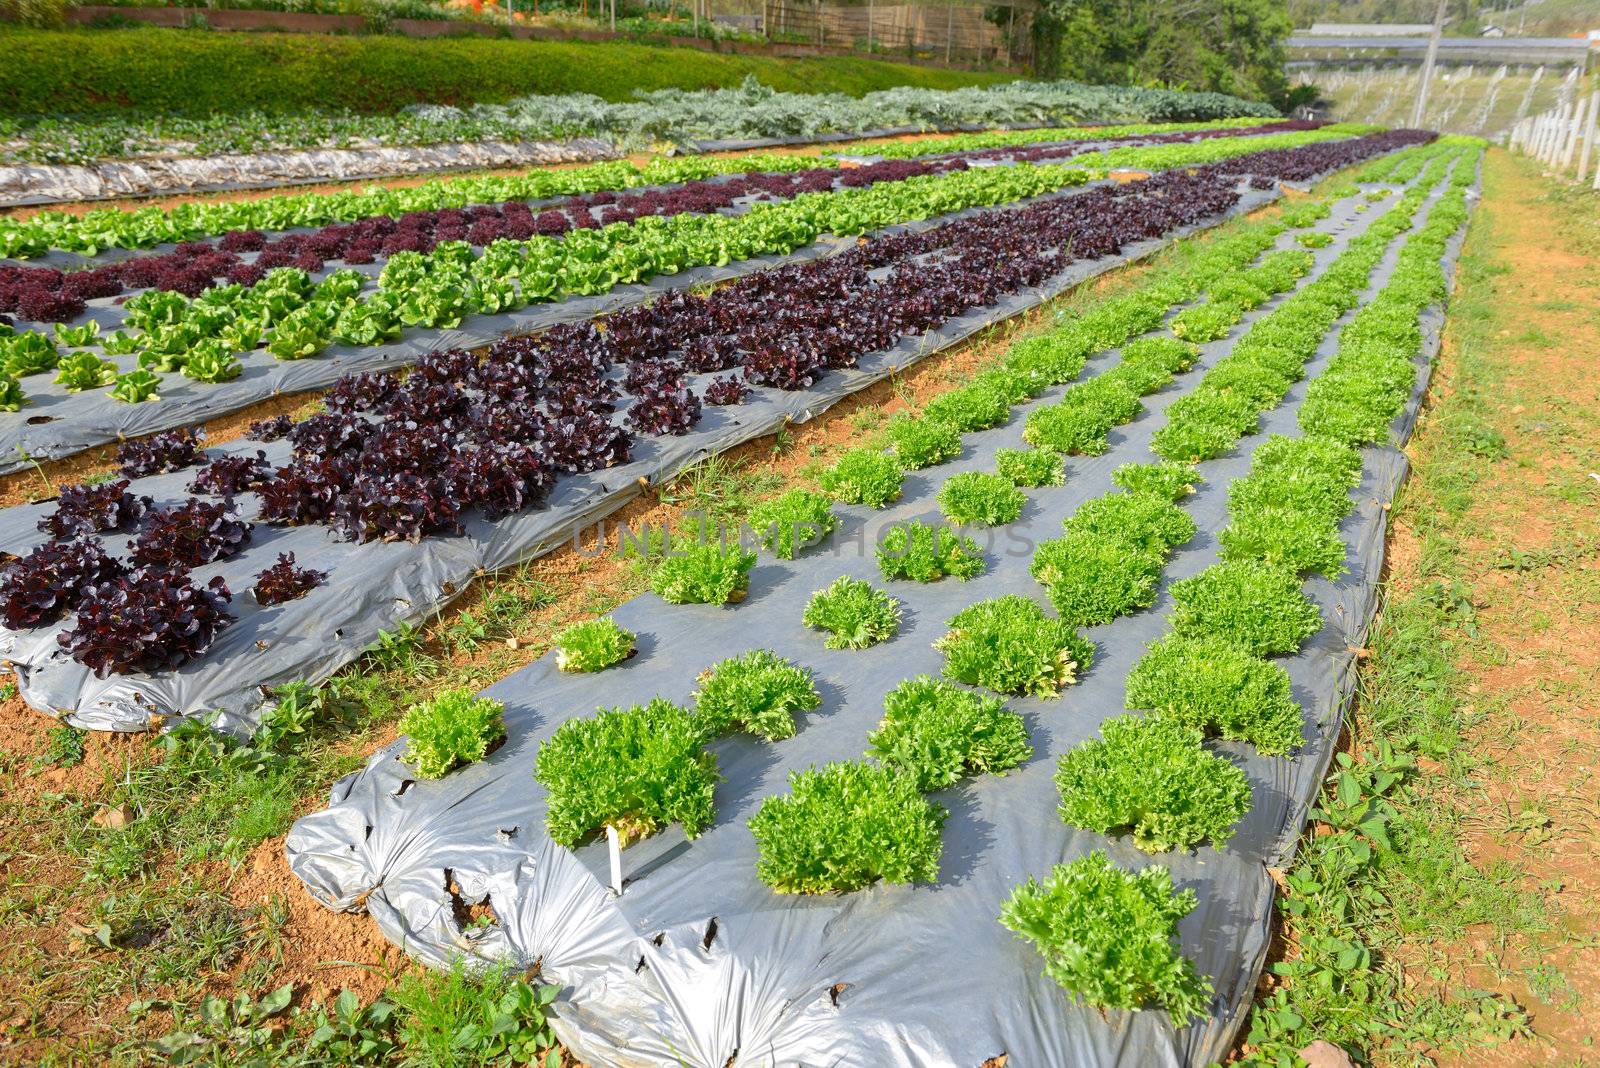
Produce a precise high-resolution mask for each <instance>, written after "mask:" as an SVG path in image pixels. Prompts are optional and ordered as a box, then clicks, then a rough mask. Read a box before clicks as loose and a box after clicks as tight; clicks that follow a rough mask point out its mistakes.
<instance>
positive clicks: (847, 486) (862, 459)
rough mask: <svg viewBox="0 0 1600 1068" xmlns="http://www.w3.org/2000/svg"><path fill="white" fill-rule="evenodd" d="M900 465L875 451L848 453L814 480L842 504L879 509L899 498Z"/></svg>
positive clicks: (885, 454) (901, 480) (901, 475)
mask: <svg viewBox="0 0 1600 1068" xmlns="http://www.w3.org/2000/svg"><path fill="white" fill-rule="evenodd" d="M904 481H905V472H904V471H903V470H902V469H901V467H900V461H898V460H896V459H895V458H894V457H893V456H891V455H889V454H888V453H886V452H879V451H878V450H876V449H851V450H850V451H849V452H847V453H845V454H844V455H843V456H841V457H839V461H838V463H836V464H834V465H833V466H832V467H831V468H829V469H828V470H826V471H824V472H823V473H822V474H821V475H820V476H818V478H817V482H818V483H819V484H820V485H821V486H822V491H823V492H824V493H826V494H827V495H828V496H830V497H832V498H833V499H834V500H836V501H841V502H843V503H845V504H866V505H871V506H872V507H873V508H882V507H884V506H885V505H887V504H888V503H889V502H890V501H894V500H897V499H898V498H899V496H900V484H901V483H902V482H904Z"/></svg>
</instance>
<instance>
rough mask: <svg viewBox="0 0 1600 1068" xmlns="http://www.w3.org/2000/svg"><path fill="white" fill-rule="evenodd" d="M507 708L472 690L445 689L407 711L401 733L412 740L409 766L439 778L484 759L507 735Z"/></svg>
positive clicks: (427, 775)
mask: <svg viewBox="0 0 1600 1068" xmlns="http://www.w3.org/2000/svg"><path fill="white" fill-rule="evenodd" d="M504 711H505V706H504V705H502V704H501V703H500V702H499V701H496V700H495V699H494V698H492V697H476V696H474V695H473V693H472V691H471V690H466V689H456V690H446V691H444V692H443V693H441V694H439V695H438V696H437V697H434V698H432V699H431V700H428V701H423V702H422V703H421V704H415V705H412V706H411V707H410V708H408V709H406V714H405V715H404V716H403V717H401V719H400V733H401V734H404V735H406V736H407V737H408V738H409V739H410V741H409V743H408V744H407V746H406V756H405V759H406V763H408V764H410V765H411V766H412V767H413V768H415V769H416V772H417V774H418V775H420V776H422V777H423V778H424V779H437V778H439V777H441V776H443V775H444V774H445V773H446V772H448V771H450V770H451V769H452V768H456V767H459V766H460V765H462V764H472V763H474V762H476V761H479V760H482V759H483V758H484V756H485V755H487V754H488V752H489V747H490V746H491V745H493V744H494V743H495V742H498V741H499V740H500V739H501V738H504V737H505V736H506V724H505V720H504V718H502V713H503V712H504Z"/></svg>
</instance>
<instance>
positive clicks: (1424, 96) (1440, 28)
mask: <svg viewBox="0 0 1600 1068" xmlns="http://www.w3.org/2000/svg"><path fill="white" fill-rule="evenodd" d="M1449 2H1450V0H1439V6H1438V7H1437V8H1435V9H1434V12H1433V32H1432V33H1431V34H1429V35H1428V55H1427V57H1426V58H1425V59H1424V60H1423V61H1422V84H1421V85H1419V86H1417V106H1416V107H1415V108H1413V109H1412V111H1411V125H1412V126H1413V127H1417V128H1420V127H1421V126H1422V113H1423V112H1424V111H1425V110H1427V107H1428V83H1429V82H1431V81H1432V80H1433V63H1434V60H1436V59H1438V57H1439V38H1440V37H1441V36H1442V35H1443V34H1444V9H1445V6H1446V5H1447V4H1448V3H1449Z"/></svg>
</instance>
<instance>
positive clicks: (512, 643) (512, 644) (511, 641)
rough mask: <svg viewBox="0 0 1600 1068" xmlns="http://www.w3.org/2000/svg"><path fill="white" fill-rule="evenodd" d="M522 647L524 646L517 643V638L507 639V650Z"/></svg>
mask: <svg viewBox="0 0 1600 1068" xmlns="http://www.w3.org/2000/svg"><path fill="white" fill-rule="evenodd" d="M521 645H522V643H521V642H519V641H517V639H515V638H507V639H506V648H507V649H516V648H518V647H520V646H521Z"/></svg>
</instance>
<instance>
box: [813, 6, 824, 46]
mask: <svg viewBox="0 0 1600 1068" xmlns="http://www.w3.org/2000/svg"><path fill="white" fill-rule="evenodd" d="M811 11H812V13H813V14H814V15H816V17H817V47H818V48H821V47H822V0H811Z"/></svg>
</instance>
